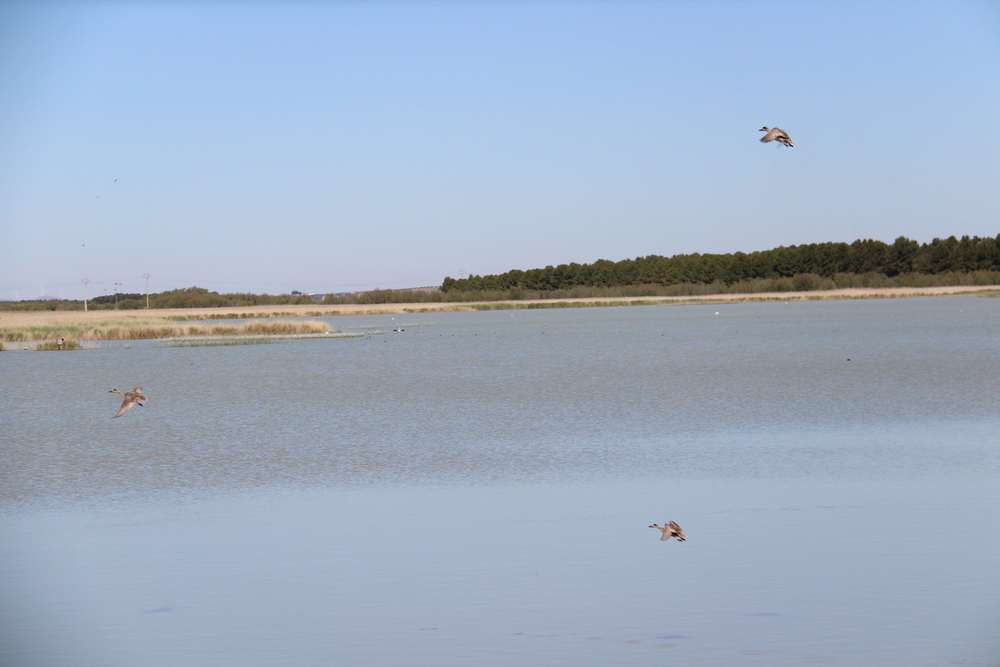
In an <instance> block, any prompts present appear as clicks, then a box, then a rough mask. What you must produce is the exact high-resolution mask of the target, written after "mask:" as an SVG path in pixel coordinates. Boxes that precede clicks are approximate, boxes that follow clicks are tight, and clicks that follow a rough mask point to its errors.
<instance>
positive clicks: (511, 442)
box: [0, 297, 1000, 667]
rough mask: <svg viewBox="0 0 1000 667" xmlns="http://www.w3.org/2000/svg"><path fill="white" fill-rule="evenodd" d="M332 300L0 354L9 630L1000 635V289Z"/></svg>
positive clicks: (956, 659)
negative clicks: (570, 301) (235, 325)
mask: <svg viewBox="0 0 1000 667" xmlns="http://www.w3.org/2000/svg"><path fill="white" fill-rule="evenodd" d="M393 318H394V319H393ZM328 321H329V322H330V323H331V324H332V325H333V326H334V327H336V328H339V329H343V330H345V331H359V332H367V333H370V334H372V335H368V336H366V337H361V338H342V339H326V340H289V341H283V342H280V343H275V344H262V345H235V346H221V347H188V348H184V347H177V348H174V347H164V346H163V345H162V344H158V343H156V342H153V341H138V342H132V343H125V342H120V341H116V342H107V343H103V344H102V346H101V348H100V349H97V350H84V351H79V352H73V353H70V352H64V353H51V354H46V353H37V352H5V353H2V354H0V374H2V376H0V447H2V449H0V453H2V459H0V499H2V509H0V539H2V543H0V596H2V597H0V665H3V666H4V667H22V666H29V665H30V666H31V667H36V666H41V667H46V666H50V665H51V666H59V667H65V666H72V665H80V666H90V665H107V666H114V667H118V666H121V667H145V666H160V665H162V666H172V667H173V666H176V665H199V666H201V665H226V666H228V665H234V666H235V665H239V666H256V665H306V666H308V665H317V666H318V665H359V666H368V665H371V666H376V665H400V666H421V665H426V666H442V665H444V666H452V665H453V666H456V667H458V666H462V667H466V666H469V667H477V666H494V665H495V666H508V665H595V666H597V665H601V666H604V665H615V664H618V665H760V666H765V665H766V666H782V665H803V664H825V665H882V666H894V665H899V666H903V665H906V666H911V665H951V664H964V665H997V664H1000V530H998V529H997V526H998V525H1000V442H998V440H1000V436H998V432H1000V402H998V401H997V378H998V377H1000V299H984V298H971V297H970V298H966V297H953V298H937V299H899V300H893V299H884V300H871V301H826V302H792V303H787V304H785V303H781V302H773V303H757V304H736V305H703V306H645V307H627V308H587V309H563V310H518V311H490V312H479V313H433V314H413V315H394V316H389V315H384V316H351V317H337V318H329V320H328ZM399 326H402V328H404V329H405V331H404V332H402V333H393V332H392V329H393V328H396V327H399ZM375 331H384V332H386V333H384V334H375V333H372V332H375ZM134 386H142V387H144V388H145V390H146V393H147V395H148V396H149V401H148V403H147V404H146V406H145V407H135V408H133V409H132V410H131V411H130V412H129V413H128V414H126V415H125V416H123V417H122V418H120V419H109V417H110V416H111V415H113V414H114V413H115V411H116V410H117V408H118V405H119V403H120V399H119V397H118V396H117V395H114V394H108V393H107V391H108V389H111V388H113V387H117V388H119V389H131V388H132V387H134ZM671 519H673V520H676V521H677V522H678V523H680V524H681V526H683V527H684V530H685V532H686V533H687V534H688V540H687V541H686V542H684V543H679V542H676V541H674V540H671V541H668V542H661V541H660V540H659V539H658V538H659V532H658V531H655V530H651V529H649V528H647V526H648V525H649V524H652V523H654V522H656V523H663V522H664V521H667V520H671Z"/></svg>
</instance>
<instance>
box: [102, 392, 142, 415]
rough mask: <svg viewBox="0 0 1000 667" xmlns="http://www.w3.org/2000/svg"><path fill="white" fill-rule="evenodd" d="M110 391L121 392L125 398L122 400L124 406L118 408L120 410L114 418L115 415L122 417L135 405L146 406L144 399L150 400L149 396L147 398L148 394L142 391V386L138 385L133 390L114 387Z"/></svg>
mask: <svg viewBox="0 0 1000 667" xmlns="http://www.w3.org/2000/svg"><path fill="white" fill-rule="evenodd" d="M108 393H109V394H121V395H122V398H124V399H125V400H123V401H122V406H121V407H120V408H118V412H117V413H116V414H115V416H114V417H112V419H114V418H115V417H121V416H122V415H123V414H125V413H126V412H128V411H129V410H131V409H132V406H133V405H138V406H139V407H144V406H143V404H142V401H148V400H149V399H148V398H146V395H145V394H144V393H142V387H136V388H135V389H133V390H132V391H119V390H118V389H112V390H111V391H109V392H108Z"/></svg>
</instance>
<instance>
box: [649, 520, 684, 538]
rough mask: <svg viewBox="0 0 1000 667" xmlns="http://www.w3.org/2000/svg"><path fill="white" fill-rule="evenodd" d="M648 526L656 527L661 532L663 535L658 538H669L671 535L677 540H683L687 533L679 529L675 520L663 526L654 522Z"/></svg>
mask: <svg viewBox="0 0 1000 667" xmlns="http://www.w3.org/2000/svg"><path fill="white" fill-rule="evenodd" d="M650 528H656V529H657V530H659V531H660V532H662V533H663V537H661V538H660V540H669V539H670V538H671V537H676V538H677V541H678V542H683V541H684V540H686V539H687V535H685V534H684V531H682V530H681V527H680V526H678V525H677V522H676V521H671V522H670V523H668V524H667V525H665V526H661V525H660V524H658V523H654V524H653V525H652V526H650Z"/></svg>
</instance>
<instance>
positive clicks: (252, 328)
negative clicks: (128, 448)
mask: <svg viewBox="0 0 1000 667" xmlns="http://www.w3.org/2000/svg"><path fill="white" fill-rule="evenodd" d="M956 294H977V295H981V296H995V295H1000V290H998V289H997V288H996V287H969V286H951V287H924V288H921V287H890V288H880V289H841V290H823V291H808V292H772V293H758V294H727V295H721V294H713V295H705V296H686V297H623V298H603V299H588V298H583V299H532V300H523V301H476V302H465V303H421V304H415V303H414V304H401V303H384V304H365V305H338V306H320V305H315V304H302V305H284V306H251V307H246V308H170V309H160V310H141V311H134V310H132V311H108V310H98V311H90V312H81V311H28V312H12V311H0V341H26V340H33V341H41V340H55V339H57V338H67V339H83V340H88V339H102V340H122V339H138V338H171V337H177V336H210V335H216V336H218V335H225V336H240V335H247V336H250V335H282V334H305V333H323V332H326V331H330V328H329V327H328V326H327V325H326V324H325V323H324V322H316V321H311V322H310V321H305V322H302V321H299V322H295V323H290V322H256V321H254V322H246V323H244V324H242V325H228V324H227V325H204V324H193V323H191V322H192V321H197V320H207V319H243V320H261V319H267V318H274V317H328V316H335V315H374V314H382V313H423V312H448V311H470V310H504V309H527V308H560V307H587V306H627V305H651V304H685V303H687V304H691V303H736V302H745V301H802V300H808V301H814V300H826V299H877V298H902V297H918V296H947V295H956Z"/></svg>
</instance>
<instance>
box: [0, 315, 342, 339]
mask: <svg viewBox="0 0 1000 667" xmlns="http://www.w3.org/2000/svg"><path fill="white" fill-rule="evenodd" d="M330 331H331V329H330V327H329V325H327V324H326V322H318V321H315V320H305V321H289V320H277V321H271V322H262V321H251V322H246V323H244V324H241V325H239V326H233V325H229V324H214V325H207V324H187V325H185V324H175V323H173V322H168V321H166V320H163V321H161V322H156V321H148V322H138V323H122V322H98V323H94V324H79V323H77V324H73V323H69V324H65V325H46V326H7V327H2V328H0V341H10V342H20V341H31V340H56V339H58V338H74V339H98V340H140V339H149V338H176V337H178V336H279V335H291V334H320V333H329V332H330Z"/></svg>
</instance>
